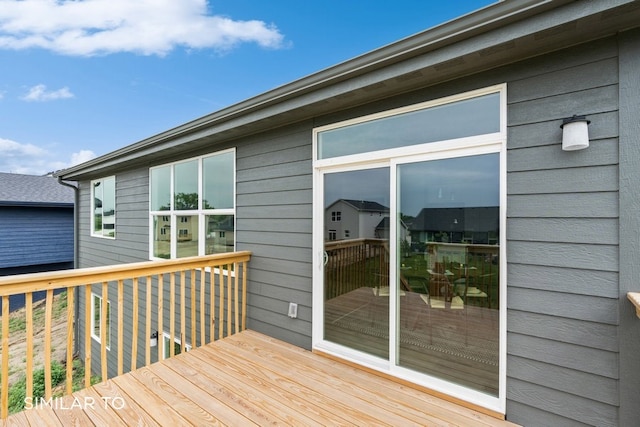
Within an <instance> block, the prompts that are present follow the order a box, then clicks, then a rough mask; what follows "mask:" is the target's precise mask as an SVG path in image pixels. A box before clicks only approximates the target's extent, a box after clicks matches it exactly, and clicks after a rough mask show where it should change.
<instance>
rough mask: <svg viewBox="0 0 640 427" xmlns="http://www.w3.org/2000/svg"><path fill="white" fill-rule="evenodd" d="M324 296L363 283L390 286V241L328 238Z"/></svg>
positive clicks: (365, 284) (373, 285) (347, 290)
mask: <svg viewBox="0 0 640 427" xmlns="http://www.w3.org/2000/svg"><path fill="white" fill-rule="evenodd" d="M324 248H325V253H326V264H325V270H324V271H325V298H326V299H331V298H335V297H337V296H340V295H342V294H345V293H347V292H350V291H352V290H354V289H357V288H359V287H362V286H369V287H372V288H373V287H380V286H389V285H388V283H389V249H388V241H387V240H383V239H351V240H338V241H334V242H325V245H324Z"/></svg>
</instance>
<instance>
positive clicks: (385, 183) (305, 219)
mask: <svg viewBox="0 0 640 427" xmlns="http://www.w3.org/2000/svg"><path fill="white" fill-rule="evenodd" d="M639 27H640V2H633V1H623V0H619V1H610V0H608V1H599V0H593V1H579V2H577V1H564V0H560V1H554V2H548V1H530V0H523V1H515V0H514V1H503V2H499V3H496V4H494V5H491V6H488V7H486V8H483V9H481V10H479V11H477V12H474V13H471V14H468V15H465V16H463V17H461V18H459V19H455V20H452V21H449V22H447V23H445V24H442V25H440V26H438V27H435V28H433V29H430V30H427V31H425V32H422V33H419V34H417V35H415V36H412V37H409V38H406V39H403V40H400V41H398V42H396V43H393V44H390V45H388V46H385V47H383V48H381V49H378V50H375V51H373V52H370V53H367V54H364V55H362V56H359V57H357V58H354V59H352V60H350V61H347V62H344V63H342V64H339V65H336V66H335V67H331V68H328V69H325V70H323V71H320V72H318V73H316V74H312V75H310V76H308V77H305V78H302V79H300V80H298V81H294V82H292V83H290V84H287V85H284V86H281V87H279V88H277V89H274V90H272V91H270V92H267V93H264V94H262V95H258V96H256V97H254V98H251V99H248V100H246V101H244V102H241V103H239V104H236V105H233V106H231V107H228V108H225V109H223V110H221V111H218V112H215V113H212V114H210V115H208V116H205V117H202V118H200V119H197V120H194V121H191V122H189V123H186V124H184V125H182V126H179V127H177V128H175V129H171V130H167V131H166V132H164V133H161V134H159V135H156V136H153V137H150V138H148V139H145V140H143V141H140V142H137V143H135V144H133V145H130V146H127V147H125V148H122V149H120V150H117V151H115V152H112V153H109V154H107V155H105V156H102V157H100V158H97V159H93V160H91V161H88V162H86V163H84V164H82V165H78V166H74V167H71V168H69V169H66V170H64V171H61V172H59V173H58V174H57V175H58V176H59V177H62V178H63V179H64V180H65V181H75V182H77V183H78V185H79V200H80V201H79V204H80V205H79V222H78V224H77V227H78V232H79V249H80V259H79V263H80V267H91V266H96V265H108V264H115V263H123V262H132V261H141V260H148V259H157V258H160V257H172V258H173V257H179V256H185V255H188V254H193V253H194V251H195V253H198V254H205V253H211V252H212V251H215V244H212V245H210V244H208V242H206V240H207V239H210V238H211V237H210V235H211V234H212V233H211V228H210V227H208V226H206V225H205V224H208V223H209V222H210V221H218V222H221V221H228V224H234V234H233V237H234V240H235V242H234V245H235V249H236V250H250V251H252V258H251V262H250V270H249V271H250V274H249V293H248V310H249V311H248V327H249V328H250V329H254V330H257V331H259V332H262V333H266V334H268V335H271V336H273V337H275V338H278V339H282V340H285V341H287V342H290V343H292V344H295V345H297V346H300V347H303V348H306V349H313V350H314V351H318V352H324V353H328V354H330V355H332V356H333V357H337V358H343V359H346V360H348V361H350V362H351V363H355V364H360V365H362V366H365V367H367V368H368V369H372V370H377V371H380V372H382V373H384V374H385V375H390V376H394V377H397V378H399V379H400V380H402V381H406V382H411V383H414V384H417V385H418V386H420V387H425V388H428V389H431V390H435V392H437V393H438V395H440V396H445V397H446V396H449V397H450V398H451V399H453V400H454V401H456V402H460V401H465V402H468V404H471V405H475V406H476V407H480V408H484V410H485V411H487V412H490V413H494V414H498V415H501V414H502V415H505V416H506V418H507V419H508V420H511V421H514V422H516V423H521V424H524V425H599V426H605V425H624V426H630V425H636V424H637V422H638V420H639V419H640V405H638V401H637V399H638V398H637V396H638V390H639V389H640V369H638V354H640V320H639V319H638V318H637V317H636V316H635V312H634V309H633V307H632V305H631V304H630V303H629V301H627V298H626V293H627V292H628V291H637V290H639V289H640V281H639V279H638V278H639V277H640V263H638V259H640V245H638V232H639V230H640V216H639V215H638V208H639V206H640V168H639V167H638V165H639V164H640V140H639V138H640V137H639V134H640V132H639V130H638V129H639V128H638V118H639V117H640V80H639V79H638V70H640V28H639ZM576 114H577V115H586V116H587V119H588V120H590V125H589V126H588V135H589V140H590V147H588V148H587V149H584V150H581V151H563V150H562V148H561V141H562V138H563V130H562V129H561V127H560V126H561V125H562V123H563V121H564V119H567V118H571V117H572V116H573V115H576ZM571 127H573V126H567V127H566V128H565V129H567V130H568V129H570V128H571ZM213 171H215V172H216V173H213ZM186 174H190V176H192V177H197V178H198V179H191V180H187V179H183V178H182V177H184V176H186ZM338 175H339V178H340V179H335V180H334V179H332V178H335V177H338ZM96 180H105V181H106V182H110V181H111V180H113V181H114V182H115V185H114V186H113V188H112V189H111V190H109V192H110V195H109V197H113V200H114V201H115V205H114V207H115V216H114V218H115V233H114V235H113V236H110V235H108V233H107V235H105V234H104V233H102V234H101V233H96V232H95V231H96V230H95V225H96V224H95V223H96V221H95V220H93V219H92V217H93V215H92V209H94V207H93V206H92V204H93V202H92V200H93V199H94V197H95V194H93V193H94V192H95V191H94V190H95V187H94V186H92V183H94V182H96ZM196 182H199V183H200V184H199V185H196V184H194V183H196ZM171 183H172V184H171ZM337 183H338V184H337ZM170 184H171V185H170ZM172 189H173V190H172ZM172 191H173V193H172ZM181 194H182V195H183V198H185V199H186V197H185V196H189V198H190V199H192V201H193V203H191V202H189V203H178V202H177V201H178V199H179V197H178V196H180V195H181ZM325 199H327V200H325ZM339 199H349V200H354V199H355V200H357V199H360V200H369V201H377V202H378V203H381V204H383V203H384V201H385V200H386V201H390V202H389V203H388V204H387V203H384V204H386V205H387V206H389V211H388V214H386V213H383V212H382V211H381V212H380V216H381V217H383V216H385V215H388V217H389V218H390V219H391V221H390V236H391V238H390V239H389V244H388V245H387V246H386V247H385V250H388V251H389V255H390V256H388V257H387V261H388V262H389V263H390V264H389V266H388V273H389V274H388V275H382V274H380V275H379V276H380V278H379V279H380V280H388V277H389V276H390V277H392V278H394V279H392V280H391V281H389V282H387V283H389V284H390V285H392V286H391V287H390V288H387V290H388V291H389V293H382V291H384V289H382V288H380V289H379V290H378V291H376V292H375V293H373V294H372V293H371V292H366V289H360V290H359V289H356V291H365V293H364V294H362V295H367V296H369V298H370V297H371V295H376V296H378V297H379V299H377V300H376V301H377V304H378V305H384V304H388V306H387V307H389V310H388V313H391V314H393V313H396V312H398V316H397V317H392V316H389V317H387V318H385V319H383V320H385V321H386V329H385V328H384V327H381V326H380V325H379V324H378V323H377V321H375V319H373V318H366V319H365V318H364V317H365V315H366V310H373V305H368V306H367V307H366V309H365V308H363V307H361V306H362V304H360V306H358V305H356V306H354V307H355V308H354V310H353V312H352V313H351V314H349V315H348V316H346V317H345V316H341V317H337V318H336V317H335V316H334V317H331V316H332V315H335V314H341V312H340V311H339V310H338V308H337V307H338V306H337V305H335V304H333V303H334V300H337V299H338V298H341V296H342V295H339V293H336V295H338V296H336V297H335V298H333V299H331V300H329V299H325V295H327V294H328V293H325V287H326V286H329V285H331V283H330V280H329V279H328V277H329V276H325V274H324V271H323V269H325V268H329V266H330V265H332V262H329V259H330V257H329V256H327V255H326V254H325V256H324V257H323V252H325V251H324V249H325V240H328V239H330V238H331V237H332V236H330V235H328V232H329V229H330V226H329V224H330V220H329V219H326V217H325V215H327V213H326V211H325V208H326V207H327V206H329V205H330V204H331V203H333V202H334V201H335V200H339ZM481 207H492V209H493V211H492V212H491V213H490V215H491V218H488V219H486V221H489V220H491V221H492V222H493V224H494V225H495V224H498V229H497V230H491V229H488V230H486V231H487V233H488V232H489V231H495V232H496V235H495V239H496V241H495V244H489V241H488V239H489V235H488V234H487V242H482V243H480V242H475V241H474V240H475V239H476V237H475V236H474V235H473V233H474V232H476V231H481V232H484V231H485V230H473V229H472V228H475V227H476V226H466V227H464V229H460V230H459V232H460V233H461V237H460V240H459V243H455V242H454V243H450V242H447V243H444V242H443V243H442V248H438V250H440V249H447V248H457V250H458V252H456V253H459V254H460V256H461V257H464V260H465V261H466V260H468V261H467V262H466V264H465V263H464V262H460V263H459V264H458V266H449V265H447V266H442V267H444V268H443V269H442V270H441V271H436V270H435V269H432V272H430V273H429V274H431V275H432V277H433V278H431V277H430V278H429V282H428V283H426V284H424V285H425V286H424V288H425V290H427V285H428V286H429V287H430V288H429V289H428V291H429V292H430V293H431V292H434V295H435V292H437V291H438V290H439V289H438V288H440V289H443V288H445V284H446V283H447V282H448V281H449V280H450V279H449V277H450V276H451V277H452V278H456V277H459V278H463V277H465V276H466V277H470V273H469V272H470V271H474V272H475V271H482V272H483V274H482V276H483V279H486V282H485V283H484V285H486V286H488V287H491V291H492V293H491V297H490V298H487V294H488V293H489V292H483V291H480V290H479V289H476V288H474V291H475V292H476V293H475V296H476V297H477V298H478V299H481V298H484V299H488V300H489V301H480V302H479V303H478V306H477V307H473V306H471V307H463V306H461V305H458V306H457V307H458V308H468V309H465V310H464V313H465V314H467V315H468V316H462V315H461V316H458V314H462V312H461V311H458V312H457V313H456V312H455V311H456V310H449V309H448V308H447V307H449V306H448V305H446V304H449V303H442V305H438V304H440V302H439V300H436V299H435V298H434V300H433V301H431V300H430V299H429V298H428V297H427V296H426V295H425V294H420V295H418V294H417V293H416V294H414V293H413V292H405V291H403V292H400V291H399V290H398V289H397V287H396V284H398V283H400V280H399V277H400V272H402V273H404V274H407V276H408V273H409V272H412V273H415V272H416V271H418V269H419V268H423V267H421V266H422V265H424V264H425V263H424V259H428V258H429V256H430V255H431V254H430V253H429V252H428V251H427V252H424V253H419V254H413V253H411V254H406V255H407V258H403V259H402V265H398V260H399V258H400V257H399V256H397V255H398V253H399V251H400V250H402V248H401V246H402V245H399V244H398V241H397V239H396V237H395V236H398V234H399V231H398V225H397V224H398V222H399V221H396V220H397V219H400V218H405V219H407V218H409V219H411V218H414V219H415V218H418V217H419V216H420V214H421V211H422V212H424V210H425V209H439V208H456V209H465V211H464V212H457V213H456V216H455V217H454V218H453V219H458V223H459V224H461V223H462V221H461V218H463V217H464V216H463V215H467V216H468V214H471V212H472V211H470V210H469V209H473V208H481ZM185 209H186V210H185ZM340 209H341V210H340V211H341V212H343V213H344V212H345V208H340ZM187 211H188V212H187ZM330 211H331V210H330ZM335 211H336V212H337V211H338V209H335ZM458 214H460V217H458ZM185 215H188V216H190V217H192V218H193V220H194V221H196V220H197V222H198V244H197V245H195V244H193V241H188V242H187V241H181V238H180V235H179V234H178V232H177V231H176V230H177V225H178V222H179V221H180V219H179V218H180V217H182V216H185ZM424 215H426V214H425V213H423V216H424ZM162 216H166V217H168V218H167V219H168V221H169V223H168V225H170V227H169V229H168V231H167V233H169V237H168V240H166V239H167V237H166V235H165V236H163V235H161V233H160V231H159V230H162V229H163V228H162V227H158V226H157V225H156V226H154V224H157V221H158V218H160V217H162ZM379 222H380V221H378V222H377V223H376V224H374V228H375V227H376V226H377V225H378V224H379ZM407 222H409V223H411V224H412V225H411V227H412V229H413V230H417V229H422V228H424V230H420V232H421V233H425V234H424V235H422V234H419V235H417V236H415V239H413V240H412V244H413V246H414V247H415V246H416V244H418V243H425V244H426V242H427V241H428V240H427V236H426V233H427V232H430V230H429V228H428V227H427V226H423V225H420V224H419V223H418V222H416V221H415V220H408V221H407ZM483 222H484V221H483ZM478 227H480V226H478ZM483 228H484V226H483ZM193 230H194V231H195V228H194V229H193ZM335 230H336V236H335V237H336V239H337V238H343V237H344V236H343V235H344V231H345V229H341V230H342V233H343V235H342V236H338V229H337V228H335ZM349 230H350V231H351V228H350V229H349ZM214 231H215V230H214ZM441 231H447V230H441ZM353 232H354V233H355V229H354V230H353ZM465 232H467V233H469V232H470V233H471V236H470V239H471V240H463V238H464V235H465ZM350 237H351V235H350ZM416 240H422V241H421V242H420V241H416ZM450 240H454V241H456V240H457V238H453V237H450ZM212 243H213V242H212ZM332 243H333V244H334V245H337V244H336V242H332ZM338 243H339V242H338ZM492 243H494V242H492ZM226 244H227V245H229V246H228V247H229V248H231V242H226ZM189 245H191V246H189ZM430 245H435V243H430ZM445 245H448V246H445ZM364 253H365V254H366V253H367V252H366V251H365V252H364ZM451 253H453V251H452V250H451ZM471 255H473V256H472V257H471ZM332 258H333V260H335V259H337V258H338V257H337V256H335V257H332ZM443 259H444V258H443ZM356 261H357V260H355V259H354V261H353V265H356ZM365 261H366V266H367V267H371V266H372V265H373V262H372V261H371V262H370V260H368V259H367V260H365ZM383 261H384V259H382V258H381V261H380V262H383ZM420 261H421V262H420ZM428 261H431V260H430V259H428ZM376 262H378V261H376ZM334 265H337V262H336V263H334ZM433 265H434V268H435V267H440V266H439V265H436V263H434V264H433ZM340 266H341V267H345V266H348V265H347V264H346V262H342V264H341V265H340ZM454 267H457V269H455V268H454ZM445 268H446V270H445ZM378 271H382V270H381V269H379V270H378ZM485 271H486V273H484V272H485ZM432 273H433V274H432ZM420 274H422V273H420ZM412 276H415V274H412ZM331 277H332V278H334V279H331V280H334V282H335V281H338V280H342V279H340V278H339V277H338V276H331ZM336 277H337V278H336ZM366 277H369V276H366ZM436 278H437V279H438V280H442V281H441V282H436ZM434 284H437V285H438V286H434ZM440 284H442V286H440ZM356 285H358V284H357V283H356ZM361 286H362V287H367V286H371V285H370V284H368V283H365V282H363V283H362V284H361ZM456 286H463V287H464V286H465V282H464V281H461V280H460V279H457V281H456ZM350 289H353V288H350ZM464 294H466V292H465V293H464ZM464 294H463V296H466V295H464ZM469 296H471V295H469ZM415 297H417V298H415ZM78 301H80V304H82V301H83V299H82V298H80V299H79V300H78ZM385 301H386V302H385ZM411 301H416V305H415V306H414V307H415V310H416V311H414V312H413V314H414V317H409V318H407V317H402V316H403V313H404V311H403V310H404V307H405V304H406V303H408V302H411ZM99 302H100V301H98V303H99ZM289 302H296V303H297V304H298V317H297V318H290V317H288V315H287V314H288V307H289ZM436 303H437V304H436ZM456 303H457V304H458V302H456ZM111 305H112V306H113V304H111ZM450 305H451V308H453V300H452V301H451V303H450ZM467 305H468V304H467ZM391 308H393V310H391ZM471 308H473V309H474V310H471ZM331 309H334V311H331ZM363 310H365V311H363ZM478 312H480V313H482V314H483V316H482V317H477V318H475V317H474V313H478ZM423 313H424V315H423ZM426 313H428V314H430V315H431V319H432V320H434V321H435V319H441V320H440V322H439V323H437V324H434V323H430V322H431V321H432V320H429V318H428V317H424V316H426ZM347 314H348V313H347ZM358 315H362V316H363V317H362V318H360V319H357V318H356V317H357V316H358ZM354 316H355V317H354ZM415 316H419V317H418V318H417V319H416V318H415ZM383 317H384V316H383ZM465 319H466V320H468V322H467V323H464V320H465ZM351 320H352V321H351ZM79 321H80V322H82V319H79ZM350 321H351V323H350ZM363 321H364V322H366V323H365V324H362V322H363ZM420 325H430V326H429V327H430V329H429V331H428V332H429V333H426V334H419V333H418V332H420V331H419V330H414V329H411V328H413V327H418V326H420ZM460 325H465V326H464V330H463V329H461V328H462V327H463V326H460ZM86 326H88V325H83V324H80V329H83V328H84V327H86ZM340 328H343V329H340ZM407 328H409V329H407ZM341 331H342V332H344V331H347V332H349V333H350V335H348V334H341ZM369 331H372V333H369ZM462 331H463V332H464V333H461V332H462ZM334 332H335V333H336V334H335V335H331V334H332V333H334ZM80 333H82V332H80ZM374 335H375V337H376V338H379V339H380V340H386V343H387V345H382V346H379V347H375V348H374V347H367V346H365V345H363V344H365V342H364V340H373V338H374ZM348 336H351V338H350V339H349V338H348ZM345 337H347V338H345ZM425 337H427V338H429V339H431V342H425V341H424V340H425V339H426V338H425ZM361 340H362V341H361ZM411 342H414V343H415V344H416V346H414V347H411V348H412V352H411V353H407V352H406V350H407V348H408V347H407V346H409V345H410V344H411ZM450 342H455V343H459V348H457V349H453V348H452V347H451V346H449V347H447V345H448V344H449V343H450ZM139 347H140V348H142V345H140V346H139ZM113 353H114V351H113V348H112V349H111V351H110V354H109V357H110V358H115V357H116V355H115V354H113ZM94 360H95V359H94ZM431 361H441V362H443V363H442V364H439V363H430V362H431ZM93 366H94V367H96V366H99V363H94V365H93ZM110 366H115V363H114V364H110ZM440 367H442V369H440ZM381 404H382V405H383V404H384V402H381Z"/></svg>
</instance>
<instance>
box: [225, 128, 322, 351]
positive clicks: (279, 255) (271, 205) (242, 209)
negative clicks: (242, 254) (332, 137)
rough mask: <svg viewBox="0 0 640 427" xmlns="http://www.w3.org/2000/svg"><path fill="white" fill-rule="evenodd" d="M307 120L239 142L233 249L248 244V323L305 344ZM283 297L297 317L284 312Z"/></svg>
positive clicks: (309, 186)
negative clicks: (249, 252)
mask: <svg viewBox="0 0 640 427" xmlns="http://www.w3.org/2000/svg"><path fill="white" fill-rule="evenodd" d="M311 126H312V125H311V123H301V124H297V125H294V126H290V127H287V128H284V129H281V130H277V131H273V132H270V133H269V134H268V135H264V136H263V137H260V138H259V139H257V140H255V141H254V140H251V139H250V140H248V141H246V142H245V143H243V144H239V145H238V149H237V154H236V155H237V160H236V163H237V172H236V179H237V185H236V191H237V196H236V203H237V209H236V227H237V233H236V245H237V246H236V247H237V248H238V249H239V250H244V249H247V250H251V251H252V253H253V255H252V258H251V263H250V273H249V282H250V283H249V295H248V297H247V302H248V305H249V319H248V322H249V327H250V328H252V329H255V330H258V331H260V332H263V333H266V334H269V335H272V336H274V337H276V338H279V339H283V340H285V341H288V342H291V343H294V344H296V345H300V346H302V347H304V348H310V347H311V260H312V257H311V241H312V235H311V231H312V227H311V225H312V219H311V218H312V209H311V203H312V174H311V172H312V163H311V156H312V153H311ZM289 302H295V303H297V304H298V318H297V319H290V318H289V317H287V312H288V308H289Z"/></svg>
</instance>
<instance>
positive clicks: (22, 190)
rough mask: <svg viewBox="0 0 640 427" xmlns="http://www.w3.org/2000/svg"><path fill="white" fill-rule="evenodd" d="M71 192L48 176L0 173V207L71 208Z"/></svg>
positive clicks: (72, 196) (72, 198) (72, 197)
mask: <svg viewBox="0 0 640 427" xmlns="http://www.w3.org/2000/svg"><path fill="white" fill-rule="evenodd" d="M73 203H74V194H73V190H72V189H71V188H69V187H67V186H64V185H62V184H59V183H58V180H57V179H56V178H53V177H50V176H36V175H21V174H14V173H2V172H0V205H3V206H33V205H40V206H65V205H68V206H73Z"/></svg>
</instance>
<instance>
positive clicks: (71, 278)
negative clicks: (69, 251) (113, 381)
mask: <svg viewBox="0 0 640 427" xmlns="http://www.w3.org/2000/svg"><path fill="white" fill-rule="evenodd" d="M250 258H251V252H250V251H239V252H228V253H223V254H215V255H205V256H195V257H186V258H178V259H172V260H160V261H142V262H134V263H128V264H116V265H107V266H100V267H89V268H79V269H73V270H59V271H47V272H42V273H30V274H19V275H14V276H6V277H0V297H2V296H7V295H15V294H23V293H25V292H37V291H43V290H47V289H57V288H66V287H74V286H81V285H86V284H92V283H101V282H105V281H112V280H121V279H129V278H132V277H144V276H152V275H155V274H162V273H169V272H172V271H183V270H190V269H197V268H204V267H210V266H214V265H225V264H232V263H234V262H244V261H249V260H250Z"/></svg>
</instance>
